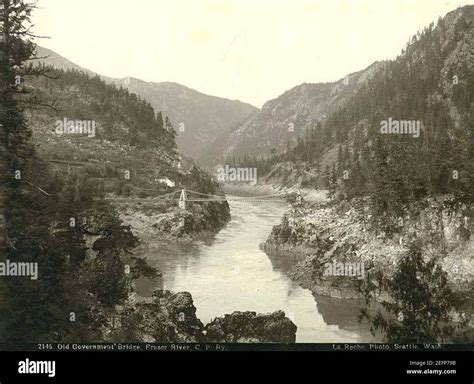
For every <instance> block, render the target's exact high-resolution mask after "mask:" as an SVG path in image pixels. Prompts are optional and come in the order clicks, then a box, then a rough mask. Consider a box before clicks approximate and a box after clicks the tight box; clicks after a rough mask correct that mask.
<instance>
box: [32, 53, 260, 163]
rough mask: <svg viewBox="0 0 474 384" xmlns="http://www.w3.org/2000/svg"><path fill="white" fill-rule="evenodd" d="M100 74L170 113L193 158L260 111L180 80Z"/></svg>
mask: <svg viewBox="0 0 474 384" xmlns="http://www.w3.org/2000/svg"><path fill="white" fill-rule="evenodd" d="M37 56H39V57H45V59H42V61H43V62H44V63H46V64H50V65H52V66H54V67H56V68H58V69H62V70H67V69H75V70H78V71H82V72H85V73H87V74H88V75H90V76H97V74H95V73H94V72H92V71H90V70H88V69H85V68H82V67H80V66H78V65H76V64H74V63H72V62H71V61H69V60H68V59H66V58H64V57H62V56H60V55H58V54H57V53H55V52H54V51H51V50H49V49H46V48H43V47H38V50H37ZM100 77H101V78H102V79H103V80H104V81H105V82H107V83H111V84H114V85H116V86H118V87H120V86H121V87H123V88H126V89H128V90H129V91H130V92H133V93H136V94H137V95H138V96H140V97H142V98H144V99H145V100H147V101H148V102H149V103H150V104H151V105H152V107H153V108H154V109H155V111H157V112H158V111H161V112H162V113H163V114H164V115H165V116H168V117H169V118H170V119H171V122H172V124H173V125H174V128H175V130H176V131H177V132H178V136H177V138H176V142H177V144H178V149H179V150H180V152H181V153H182V154H183V155H185V156H189V157H199V156H200V155H202V154H203V152H204V151H205V150H206V149H207V147H208V146H209V144H210V143H211V142H212V141H214V139H215V137H216V136H218V135H220V134H221V133H223V132H225V131H227V130H229V129H230V128H231V127H232V126H234V125H236V124H237V123H239V122H240V121H242V120H244V119H245V118H247V117H248V116H249V115H251V114H253V113H255V112H256V111H258V109H257V108H256V107H254V106H252V105H250V104H246V103H243V102H241V101H238V100H228V99H224V98H219V97H215V96H209V95H205V94H203V93H200V92H198V91H195V90H193V89H191V88H188V87H185V86H183V85H180V84H177V83H171V82H160V83H155V82H146V81H143V80H139V79H134V78H125V79H114V78H110V77H106V76H100Z"/></svg>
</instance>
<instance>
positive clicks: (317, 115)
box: [200, 62, 383, 166]
mask: <svg viewBox="0 0 474 384" xmlns="http://www.w3.org/2000/svg"><path fill="white" fill-rule="evenodd" d="M381 67H383V63H379V62H376V63H374V64H372V65H370V66H369V67H368V68H366V69H365V70H363V71H360V72H356V73H352V74H350V75H348V76H346V77H345V78H344V79H341V80H339V81H338V82H335V83H325V84H306V83H305V84H301V85H299V86H297V87H294V88H293V89H291V90H289V91H287V92H285V93H284V94H283V95H281V96H279V97H278V98H276V99H274V100H270V101H268V102H267V103H265V105H264V106H263V107H262V110H261V111H259V112H257V113H254V114H253V115H251V116H250V117H249V118H248V119H246V120H245V121H243V122H242V123H241V124H238V125H236V126H234V127H233V128H232V129H231V130H229V131H228V132H226V133H224V134H223V135H222V136H220V137H218V138H217V139H216V141H215V142H213V143H212V145H211V146H210V147H209V150H208V151H207V153H206V154H205V155H204V156H202V157H201V159H200V161H201V162H202V163H204V164H206V165H209V166H214V165H216V164H219V163H220V162H222V161H224V160H225V158H229V157H233V156H235V157H243V156H244V155H250V156H257V157H258V156H263V155H269V154H270V153H271V152H272V151H273V150H275V151H277V152H282V151H284V150H286V149H287V148H288V147H293V146H294V145H295V144H296V143H297V140H298V137H300V136H301V135H303V134H304V133H305V131H306V129H307V128H309V127H312V126H314V125H315V124H316V123H318V122H319V121H321V120H324V119H325V118H326V117H327V116H328V115H329V114H330V113H331V112H334V111H335V110H337V109H338V108H339V107H340V106H342V105H343V104H344V102H345V101H346V100H347V99H348V98H349V97H351V96H353V95H354V94H355V92H357V91H358V90H359V89H360V87H361V86H362V85H363V84H364V83H366V82H367V80H368V79H370V78H371V77H372V76H374V74H375V73H376V72H377V71H378V70H379V69H380V68H381Z"/></svg>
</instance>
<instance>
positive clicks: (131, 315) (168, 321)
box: [108, 290, 296, 343]
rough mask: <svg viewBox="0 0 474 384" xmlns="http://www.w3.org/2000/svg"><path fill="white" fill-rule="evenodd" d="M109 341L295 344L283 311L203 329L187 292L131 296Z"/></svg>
mask: <svg viewBox="0 0 474 384" xmlns="http://www.w3.org/2000/svg"><path fill="white" fill-rule="evenodd" d="M115 318H116V320H115V321H114V323H115V324H114V327H113V329H112V328H110V331H109V336H108V337H109V338H110V339H111V341H117V340H118V341H121V342H149V343H154V342H159V343H163V342H181V343H185V342H188V343H189V342H191V343H192V342H213V343H224V342H239V343H276V342H281V343H294V342H295V340H296V325H295V324H293V322H292V321H291V320H290V319H289V318H287V317H285V313H284V312H282V311H276V312H274V313H269V314H256V313H255V312H233V313H232V314H227V315H224V316H223V317H219V318H216V319H214V320H212V321H211V322H210V323H209V324H207V325H205V326H204V325H203V323H202V322H201V320H199V319H198V318H197V316H196V307H195V306H194V303H193V299H192V296H191V294H190V293H188V292H179V293H173V292H170V291H167V290H157V291H154V292H153V294H152V296H151V297H149V298H143V297H140V296H138V295H136V294H132V295H131V296H130V297H129V299H128V300H127V302H126V304H125V305H124V306H122V307H120V308H118V311H117V314H116V315H115Z"/></svg>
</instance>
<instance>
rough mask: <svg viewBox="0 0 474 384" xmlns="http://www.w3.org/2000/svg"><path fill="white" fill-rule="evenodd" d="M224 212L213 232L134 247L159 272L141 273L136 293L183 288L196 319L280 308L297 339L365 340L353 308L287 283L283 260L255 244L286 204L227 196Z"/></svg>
mask: <svg viewBox="0 0 474 384" xmlns="http://www.w3.org/2000/svg"><path fill="white" fill-rule="evenodd" d="M230 206H231V214H232V220H231V221H230V222H229V223H228V225H227V226H226V227H225V228H224V229H223V230H221V231H220V232H219V233H218V234H217V235H216V236H215V238H213V239H211V240H209V241H206V242H199V243H195V244H178V245H169V244H163V243H159V242H151V243H150V244H148V246H147V247H143V248H142V249H140V250H139V253H140V254H142V255H145V256H146V257H147V260H148V261H149V263H150V264H151V265H153V266H155V267H156V268H158V269H159V270H160V271H161V272H162V274H163V276H162V278H160V279H157V280H155V281H150V280H147V279H142V280H140V281H139V283H138V285H137V288H138V290H139V293H140V294H141V295H149V294H150V293H151V292H152V290H153V289H156V288H165V289H170V290H172V291H188V292H190V293H191V294H192V296H193V299H194V303H195V306H196V307H197V316H198V317H199V318H200V319H201V320H202V321H203V323H207V322H209V321H210V320H211V319H212V318H215V317H217V316H222V315H223V314H225V313H231V312H233V311H255V312H261V313H265V312H273V311H276V310H280V309H281V310H283V311H285V313H286V314H287V316H289V317H290V318H292V320H293V321H294V323H295V324H296V325H297V326H298V332H297V341H298V342H320V343H325V342H327V343H329V342H361V341H371V338H370V335H369V334H368V332H367V330H364V329H363V328H362V327H361V325H360V324H359V323H358V322H357V313H358V310H357V311H356V310H355V307H354V311H353V310H352V307H350V308H351V309H349V306H346V304H344V302H345V301H344V300H343V304H341V305H339V303H338V301H337V299H331V298H318V299H317V302H316V300H315V298H314V297H313V295H312V294H311V292H310V291H308V290H305V289H303V288H301V287H300V286H298V285H296V284H295V283H293V282H292V281H291V280H290V279H289V278H288V276H287V275H286V272H287V271H288V270H289V269H290V268H291V262H288V260H285V259H284V258H279V259H278V260H275V259H273V263H272V260H271V259H270V258H269V257H268V256H267V255H266V254H265V253H264V252H263V251H262V250H261V249H260V246H259V245H260V244H261V243H263V242H264V241H265V240H266V238H267V236H268V234H269V233H270V231H271V229H272V227H273V226H274V225H276V224H278V223H279V222H280V219H281V216H282V214H283V213H284V211H285V210H286V209H287V205H286V204H284V203H277V202H265V203H256V202H236V201H233V202H231V204H230Z"/></svg>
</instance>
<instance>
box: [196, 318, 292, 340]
mask: <svg viewBox="0 0 474 384" xmlns="http://www.w3.org/2000/svg"><path fill="white" fill-rule="evenodd" d="M204 330H205V333H206V340H207V341H208V342H214V343H294V342H295V339H296V325H295V324H293V322H292V321H291V320H290V319H288V318H287V317H285V313H284V312H283V311H276V312H273V313H270V314H264V315H262V314H256V313H255V312H233V313H232V314H230V315H224V316H223V317H218V318H216V319H214V320H213V321H212V322H211V323H209V324H207V325H206V327H205V328H204Z"/></svg>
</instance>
